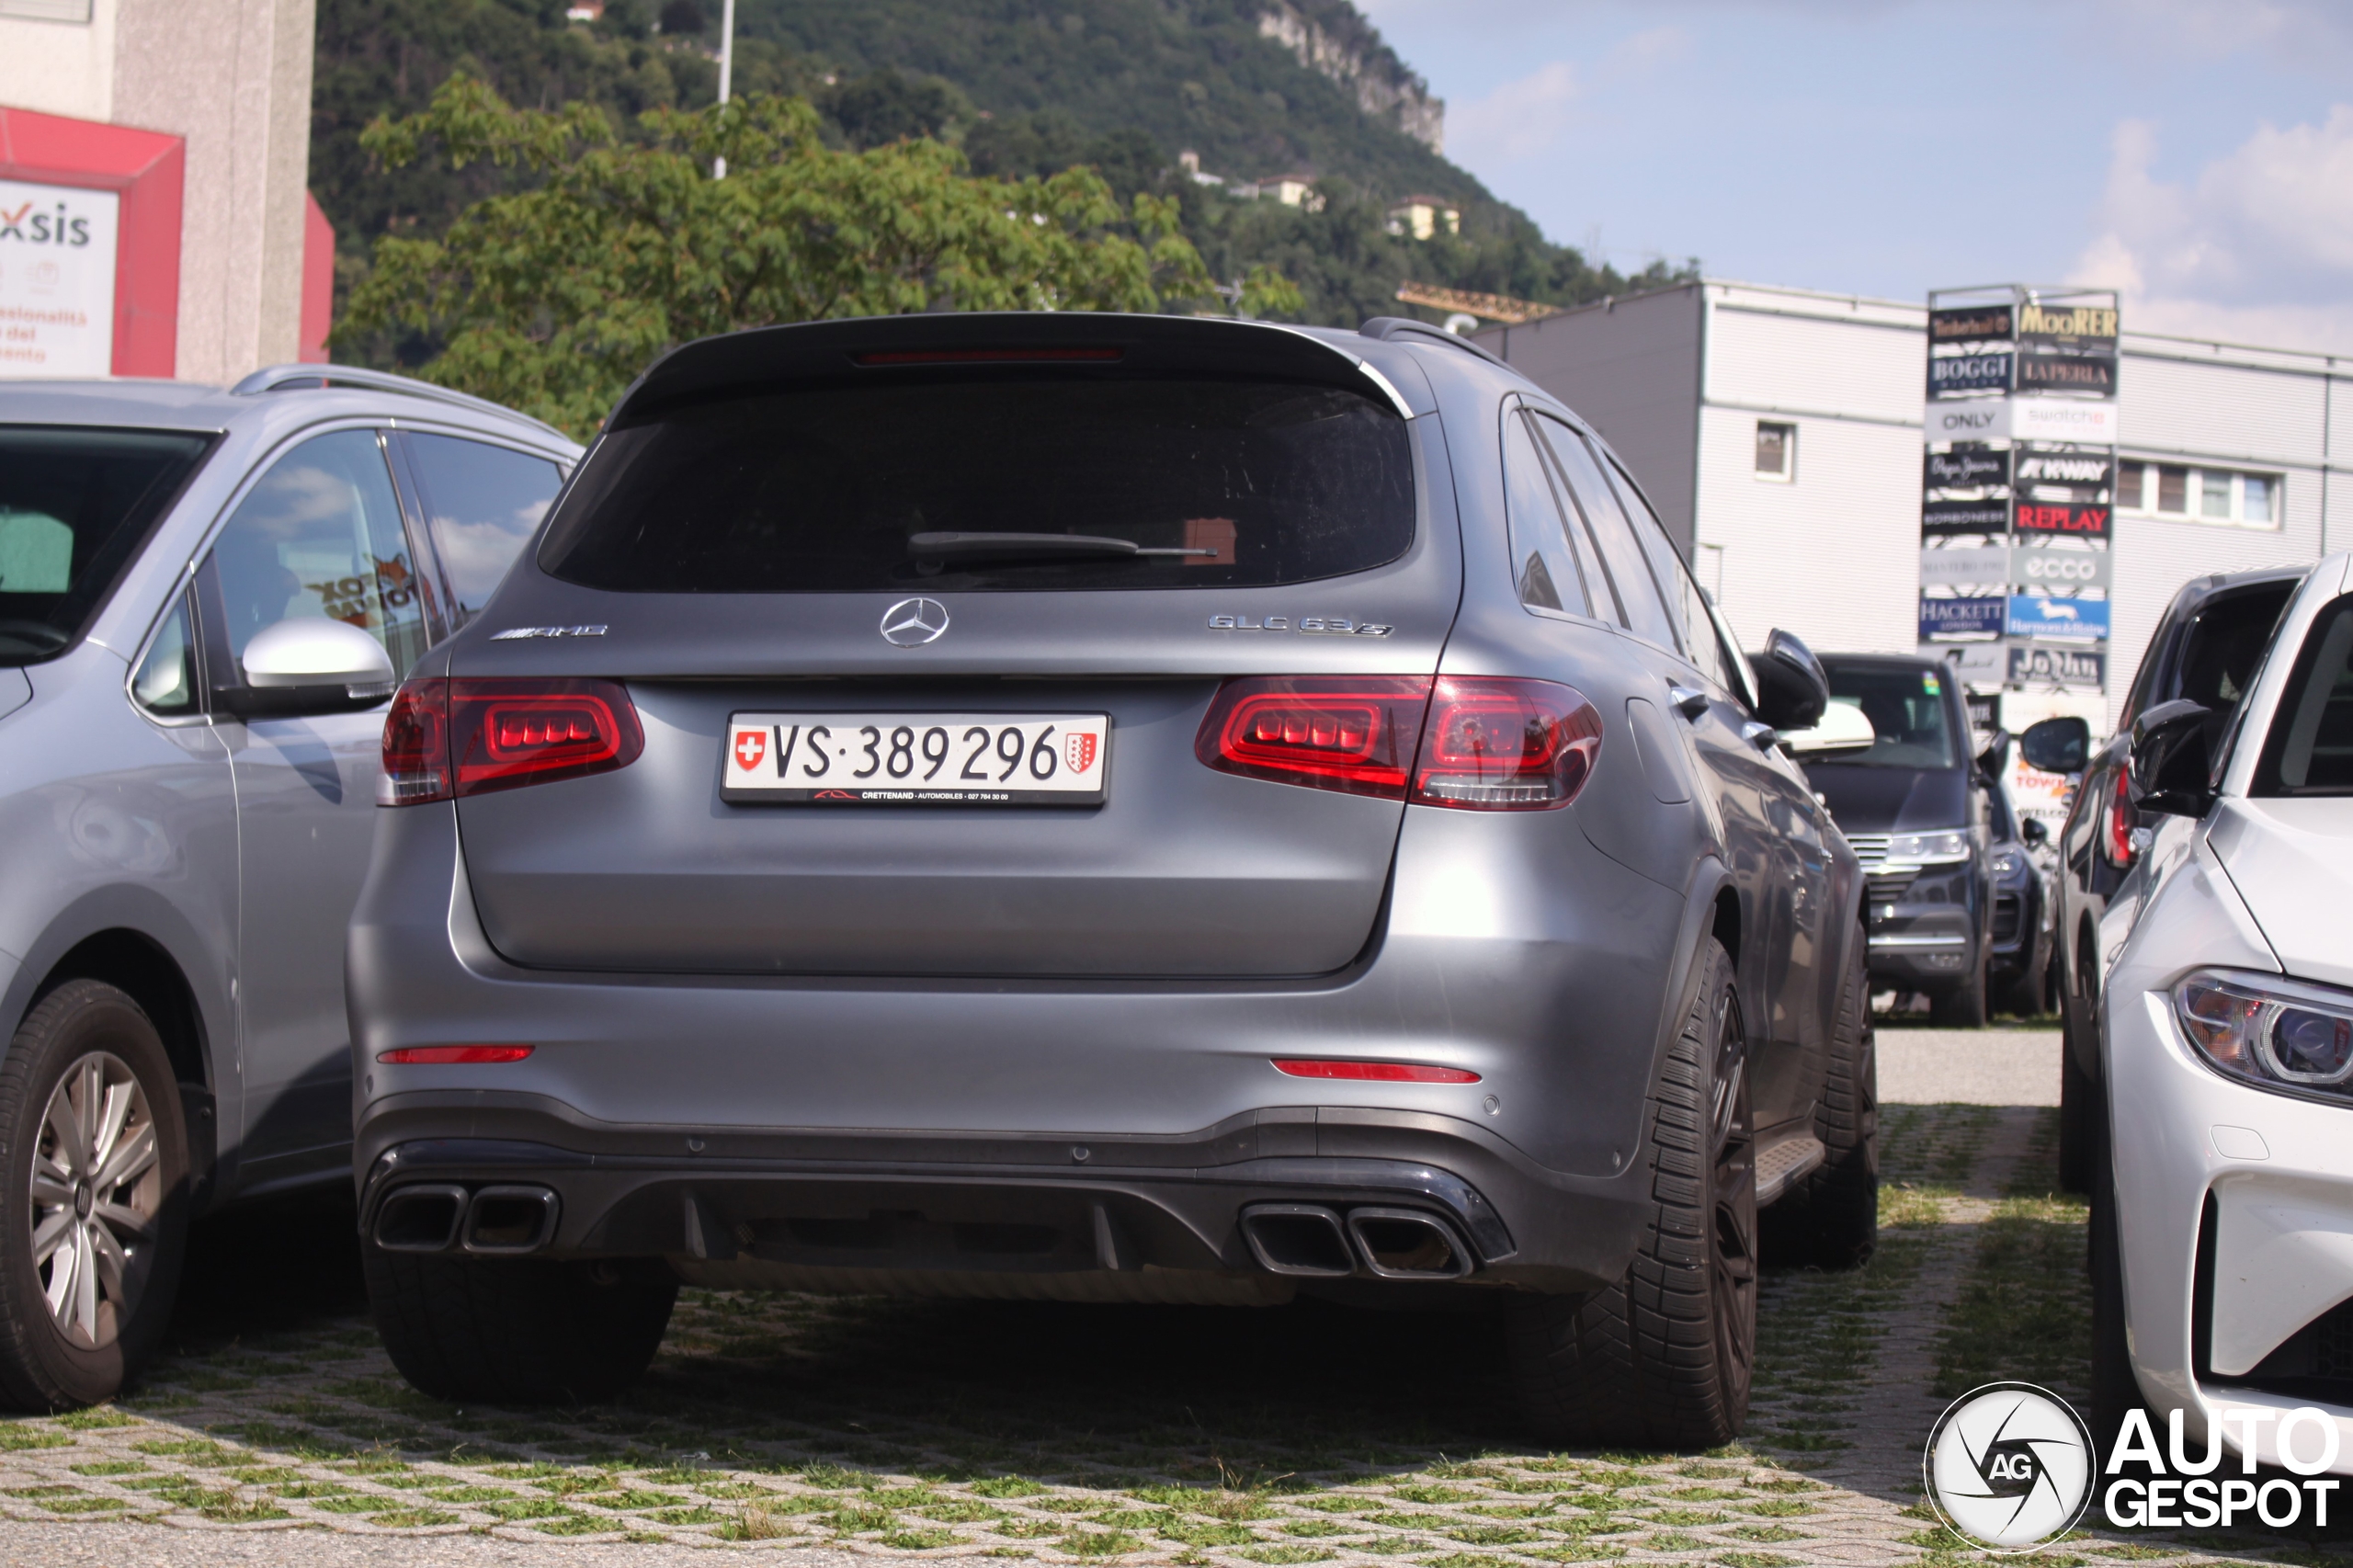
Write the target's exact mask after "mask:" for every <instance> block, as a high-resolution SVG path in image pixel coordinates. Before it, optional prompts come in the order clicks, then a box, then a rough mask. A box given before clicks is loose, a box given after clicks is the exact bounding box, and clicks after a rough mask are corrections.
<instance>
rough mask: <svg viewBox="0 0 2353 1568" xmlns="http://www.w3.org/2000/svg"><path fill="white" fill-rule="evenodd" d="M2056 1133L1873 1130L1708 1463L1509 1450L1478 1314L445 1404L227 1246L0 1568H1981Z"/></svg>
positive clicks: (900, 1325) (1783, 1298)
mask: <svg viewBox="0 0 2353 1568" xmlns="http://www.w3.org/2000/svg"><path fill="white" fill-rule="evenodd" d="M2053 1114H2054V1113H2052V1111H2050V1110H2048V1109H2046V1108H2035V1107H2031V1106H2004V1107H1991V1106H1971V1105H1939V1106H1891V1107H1889V1108H1887V1111H1886V1122H1885V1132H1884V1135H1883V1146H1884V1149H1885V1163H1886V1176H1887V1185H1886V1188H1885V1195H1884V1198H1883V1201H1882V1237H1883V1239H1882V1244H1881V1250H1880V1254H1879V1256H1878V1257H1877V1258H1875V1259H1874V1260H1873V1262H1872V1263H1871V1264H1870V1266H1869V1267H1866V1268H1863V1269H1860V1270H1857V1271H1854V1272H1852V1273H1845V1274H1826V1273H1822V1272H1818V1271H1812V1270H1781V1271H1776V1272H1772V1273H1770V1274H1768V1278H1767V1282H1766V1286H1765V1291H1764V1297H1763V1302H1762V1308H1761V1312H1760V1344H1759V1350H1758V1376H1757V1390H1756V1403H1755V1408H1754V1413H1753V1415H1752V1418H1751V1422H1750V1426H1749V1431H1748V1434H1747V1436H1746V1437H1745V1439H1744V1440H1743V1441H1742V1442H1741V1443H1739V1444H1737V1445H1735V1446H1733V1447H1732V1448H1730V1449H1723V1450H1721V1451H1718V1452H1715V1453H1711V1454H1704V1455H1684V1456H1676V1455H1656V1454H1596V1453H1583V1452H1581V1453H1550V1452H1544V1451H1540V1450H1532V1449H1529V1448H1527V1447H1526V1446H1525V1444H1524V1441H1523V1440H1521V1439H1519V1438H1518V1437H1517V1436H1516V1435H1515V1433H1514V1432H1513V1431H1512V1430H1511V1428H1510V1426H1508V1424H1506V1422H1504V1421H1502V1420H1500V1419H1498V1418H1497V1416H1496V1415H1495V1412H1496V1411H1498V1410H1500V1409H1506V1408H1507V1407H1508V1402H1507V1400H1506V1398H1505V1397H1504V1395H1505V1391H1504V1388H1503V1376H1504V1374H1503V1369H1502V1368H1501V1366H1500V1363H1499V1360H1498V1358H1497V1356H1496V1354H1495V1346H1494V1335H1493V1333H1492V1330H1491V1328H1490V1326H1489V1325H1488V1324H1486V1323H1485V1322H1484V1321H1483V1320H1482V1319H1480V1318H1478V1317H1475V1316H1468V1315H1429V1314H1405V1313H1395V1314H1391V1313H1365V1312H1344V1311H1341V1310H1338V1309H1334V1308H1327V1307H1321V1306H1317V1305H1314V1304H1312V1303H1301V1304H1298V1305H1295V1306H1292V1307H1288V1308H1281V1309H1275V1310H1270V1311H1264V1312H1248V1311H1241V1310H1233V1309H1180V1308H1136V1307H1079V1306H1061V1305H1053V1304H1042V1303H1011V1302H949V1301H872V1300H858V1301H851V1300H827V1299H823V1298H815V1297H807V1296H793V1295H780V1294H779V1295H763V1294H750V1293H723V1292H710V1291H688V1292H687V1293H686V1294H685V1295H684V1296H683V1297H682V1298H681V1301H680V1304H679V1309H678V1312H677V1315H676V1320H675V1321H674V1324H673V1325H672V1328H671V1332H670V1335H669V1337H668V1339H667V1341H666V1342H665V1345H664V1346H663V1350H662V1354H661V1356H660V1358H658V1359H657V1361H656V1363H655V1366H654V1370H653V1372H652V1374H651V1375H650V1376H649V1377H648V1378H647V1380H646V1381H645V1382H644V1384H643V1385H642V1387H641V1388H640V1389H639V1390H638V1391H636V1392H634V1393H632V1394H631V1396H630V1397H629V1398H628V1399H626V1400H625V1401H622V1402H620V1403H614V1404H610V1405H602V1406H594V1407H589V1408H585V1409H579V1410H568V1411H555V1412H524V1411H508V1410H495V1409H479V1408H462V1409H461V1408H454V1407H451V1406H449V1405H445V1404H442V1403H437V1402H435V1401H431V1400H427V1399H425V1398H423V1397H421V1396H419V1395H417V1394H416V1393H415V1392H413V1391H411V1390H410V1389H409V1388H408V1387H407V1386H406V1384H404V1382H402V1381H401V1380H400V1379H399V1377H398V1376H397V1375H396V1374H395V1373H394V1372H393V1371H392V1367H391V1365H390V1363H389V1361H388V1360H387V1359H386V1358H385V1357H384V1354H383V1352H382V1349H381V1346H379V1344H378V1342H377V1340H376V1336H375V1334H374V1331H373V1329H372V1327H371V1326H370V1325H369V1321H368V1319H367V1316H366V1312H365V1301H364V1298H363V1297H362V1296H361V1295H360V1293H359V1292H358V1286H357V1278H356V1276H357V1266H356V1260H355V1256H354V1253H353V1249H352V1245H351V1243H350V1240H349V1234H348V1227H349V1217H348V1214H347V1213H340V1214H338V1213H336V1212H335V1211H333V1210H321V1211H317V1212H311V1213H304V1212H299V1211H293V1210H270V1211H266V1212H252V1213H247V1214H244V1215H238V1216H231V1217H225V1218H224V1219H223V1220H222V1221H218V1222H216V1223H214V1224H212V1225H210V1226H208V1227H207V1232H206V1234H205V1235H204V1237H203V1239H202V1244H201V1246H200V1248H199V1254H198V1256H197V1261H196V1267H195V1271H194V1274H193V1277H192V1278H191V1281H190V1287H189V1291H188V1301H187V1303H186V1305H185V1306H184V1309H183V1311H182V1312H181V1314H180V1317H179V1320H178V1321H177V1323H176V1324H175V1332H174V1335H173V1345H172V1347H171V1349H170V1351H169V1353H168V1354H167V1355H166V1356H165V1358H163V1360H162V1361H161V1363H160V1364H159V1366H158V1367H157V1369H156V1370H155V1371H154V1373H153V1376H152V1377H151V1378H150V1379H149V1380H148V1381H147V1382H146V1383H145V1384H144V1385H143V1386H142V1387H141V1388H140V1389H139V1390H137V1391H136V1392H134V1393H133V1394H131V1395H130V1396H128V1397H126V1398H125V1399H123V1400H122V1401H120V1402H119V1403H118V1404H116V1405H113V1406H109V1407H108V1408H105V1409H100V1410H94V1411H88V1412H83V1413H80V1414H76V1415H63V1416H57V1417H47V1418H34V1419H15V1420H8V1421H5V1422H0V1520H5V1522H0V1568H11V1565H14V1564H17V1563H19V1562H22V1563H28V1564H30V1563H36V1562H38V1563H43V1564H51V1563H55V1564H66V1563H72V1564H81V1563H107V1564H112V1563H155V1564H179V1563H190V1564H195V1563H202V1564H207V1565H212V1564H225V1563H238V1564H244V1563H253V1564H271V1565H278V1564H295V1563H299V1564H301V1565H302V1568H340V1565H341V1564H345V1563H354V1564H357V1563H369V1564H374V1563H400V1564H411V1563H417V1564H423V1563H434V1564H439V1563H451V1564H474V1563H483V1564H492V1563H499V1564H504V1563H527V1562H528V1563H530V1564H533V1565H535V1568H536V1565H540V1564H556V1563H561V1564H563V1565H564V1568H607V1565H608V1564H616V1565H618V1564H626V1565H627V1568H667V1565H668V1564H670V1563H672V1562H685V1561H687V1560H688V1557H687V1554H688V1553H689V1552H693V1553H697V1554H699V1555H697V1556H696V1557H695V1558H694V1561H698V1562H700V1561H710V1555H709V1554H710V1553H711V1552H713V1551H717V1552H721V1553H722V1554H724V1553H727V1552H731V1551H760V1552H763V1553H767V1554H770V1555H768V1556H766V1557H764V1558H763V1561H766V1562H776V1563H777V1564H778V1568H798V1565H806V1568H827V1565H830V1568H847V1564H848V1562H849V1559H850V1558H851V1557H852V1556H856V1557H859V1558H873V1557H885V1558H914V1557H926V1556H939V1557H967V1556H984V1557H999V1558H1013V1559H1024V1558H1027V1559H1033V1560H1036V1561H1038V1562H1040V1563H1049V1564H1051V1563H1069V1562H1118V1563H1122V1564H1134V1565H1136V1568H1143V1565H1146V1564H1168V1565H1171V1568H1176V1565H1184V1568H1250V1565H1255V1564H1288V1563H1323V1562H1328V1563H1331V1564H1333V1565H1334V1568H1369V1565H1370V1564H1375V1563H1384V1562H1387V1563H1401V1562H1402V1563H1411V1564H1415V1565H1416V1568H1550V1565H1552V1564H1557V1563H1570V1562H1601V1561H1615V1562H1625V1563H1629V1564H1631V1563H1650V1562H1675V1563H1685V1564H1701V1563H1709V1564H1722V1565H1723V1568H1797V1565H1800V1564H1810V1563H1825V1564H1832V1563H1835V1564H1880V1563H1909V1562H1924V1563H1927V1564H1931V1565H1935V1564H1940V1563H1943V1562H1950V1561H1955V1560H1957V1559H1960V1558H1963V1557H1972V1558H1973V1557H1974V1555H1975V1554H1973V1553H1969V1552H1964V1551H1958V1550H1956V1543H1955V1542H1954V1541H1953V1540H1952V1539H1951V1538H1950V1537H1949V1536H1946V1535H1944V1534H1942V1532H1941V1531H1940V1530H1939V1529H1938V1527H1937V1526H1936V1524H1935V1522H1934V1520H1933V1517H1931V1516H1930V1515H1929V1514H1928V1513H1927V1510H1926V1509H1925V1507H1924V1506H1923V1505H1922V1503H1921V1499H1920V1496H1919V1486H1920V1482H1919V1475H1920V1445H1921V1444H1922V1442H1923V1441H1924V1440H1925V1438H1926V1437H1927V1432H1928V1429H1929V1426H1930V1425H1931V1423H1932V1422H1933V1421H1934V1420H1935V1418H1936V1415H1937V1414H1938V1412H1939V1411H1940V1410H1941V1409H1942V1408H1943V1407H1944V1405H1945V1404H1946V1403H1948V1402H1949V1400H1950V1399H1951V1398H1952V1397H1953V1396H1954V1395H1956V1394H1958V1393H1960V1392H1964V1391H1965V1390H1966V1389H1968V1388H1971V1387H1973V1386H1975V1385H1976V1384H1978V1383H1981V1382H1985V1381H1993V1380H1995V1379H1997V1378H2027V1379H2030V1380H2032V1381H2039V1382H2042V1383H2044V1384H2046V1385H2047V1386H2050V1387H2052V1388H2053V1389H2055V1390H2056V1391H2057V1392H2061V1393H2062V1394H2064V1395H2068V1396H2071V1397H2074V1396H2079V1395H2080V1394H2081V1393H2082V1392H2083V1381H2084V1368H2085V1355H2086V1341H2087V1334H2086V1325H2085V1301H2084V1292H2083V1289H2082V1284H2081V1275H2082V1267H2081V1259H2082V1247H2083V1211H2082V1208H2081V1205H2080V1203H2079V1202H2075V1201H2074V1200H2069V1199H2060V1198H2056V1197H2053V1196H2052V1192H2051V1180H2050V1176H2051V1163H2052V1162H2051V1154H2052V1147H2051V1145H2052V1137H2053V1134H2054V1131H2055V1126H2054V1120H2053ZM2290 1544H2291V1543H2284V1542H2280V1541H2278V1540H2269V1541H2263V1540H2243V1539H2242V1540H2221V1539H2216V1540H2179V1539H2165V1540H2159V1539H2154V1538H2146V1537H2144V1538H2141V1539H2137V1540H2131V1541H2126V1540H2122V1539H2121V1538H2117V1537H2112V1536H2102V1537H2088V1536H2087V1537H2085V1538H2082V1539H2080V1540H2071V1541H2069V1542H2067V1543H2064V1546H2063V1549H2062V1550H2061V1551H2058V1552H2056V1553H2055V1554H2052V1555H2047V1556H2046V1557H2045V1558H2044V1559H2042V1561H2045V1562H2096V1561H2099V1560H2103V1559H2106V1560H2110V1561H2114V1560H2121V1559H2128V1558H2131V1559H2140V1558H2147V1559H2152V1560H2157V1561H2163V1562H2169V1563H2179V1564H2184V1565H2187V1564H2190V1563H2202V1562H2216V1561H2223V1560H2247V1559H2251V1558H2273V1559H2280V1560H2294V1561H2313V1560H2314V1558H2313V1552H2314V1550H2315V1549H2314V1548H2313V1547H2312V1546H2311V1545H2309V1544H2307V1545H2304V1546H2302V1547H2297V1548H2294V1549H2293V1550H2292V1551H2291V1550H2290ZM779 1553H780V1554H781V1555H777V1554H779ZM2332 1561H2333V1560H2332Z"/></svg>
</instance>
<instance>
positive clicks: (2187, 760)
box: [2132, 699, 2214, 817]
mask: <svg viewBox="0 0 2353 1568" xmlns="http://www.w3.org/2000/svg"><path fill="white" fill-rule="evenodd" d="M2207 718H2208V712H2207V710H2206V708H2205V706H2204V705H2203V704H2201V703H2196V702H2190V701H2188V700H2186V699H2175V700H2174V701H2171V702H2160V703H2158V704H2157V705H2156V706H2155V707H2154V708H2152V709H2150V710H2148V711H2147V712H2145V713H2143V714H2142V715H2141V717H2140V718H2138V719H2136V720H2135V721H2133V723H2132V803H2133V804H2134V805H2136V806H2139V807H2140V808H2141V809H2142V810H2143V811H2149V812H2166V813H2168V814H2170V815H2173V816H2179V817H2202V816H2204V815H2205V814H2206V808H2207V807H2208V806H2211V805H2212V804H2213V803H2214V785H2213V778H2212V764H2211V760H2210V758H2209V756H2208V752H2207V747H2206V721H2207Z"/></svg>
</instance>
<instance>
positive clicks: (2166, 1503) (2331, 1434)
mask: <svg viewBox="0 0 2353 1568" xmlns="http://www.w3.org/2000/svg"><path fill="white" fill-rule="evenodd" d="M2209 1415H2211V1423H2210V1425H2209V1426H2207V1428H2206V1451H2205V1452H2204V1453H2203V1454H2201V1455H2198V1456H2196V1457H2194V1458H2193V1457H2192V1456H2191V1454H2190V1452H2189V1447H2188V1444H2187V1443H2185V1442H2184V1441H2183V1440H2182V1419H2181V1417H2182V1413H2181V1412H2180V1411H2178V1410H2176V1411H2172V1412H2170V1413H2169V1414H2168V1415H2167V1418H2166V1426H2167V1431H2166V1434H2165V1436H2166V1438H2167V1441H2166V1442H2165V1446H2164V1447H2163V1448H2162V1449H2161V1448H2159V1447H2158V1445H2157V1434H2156V1430H2155V1428H2154V1427H2153V1426H2150V1425H2149V1413H2148V1412H2147V1411H2145V1410H2143V1409H2141V1408H2139V1407H2138V1406H2135V1407H2134V1408H2133V1409H2131V1410H2130V1411H2127V1412H2126V1413H2125V1416H2124V1424H2123V1425H2122V1426H2120V1428H2119V1429H2118V1431H2117V1434H2116V1442H2115V1444H2114V1446H2113V1447H2111V1448H2110V1449H2109V1451H2108V1467H2107V1470H2106V1471H2105V1473H2104V1474H2103V1475H2102V1476H2101V1479H2100V1510H2101V1512H2103V1513H2105V1514H2106V1515H2107V1516H2108V1522H2109V1524H2111V1525H2114V1526H2116V1527H2117V1528H2119V1529H2129V1528H2131V1527H2133V1526H2135V1525H2147V1526H2150V1527H2152V1528H2157V1529H2165V1528H2181V1527H2183V1526H2187V1527H2188V1528H2191V1529H2212V1528H2215V1527H2216V1526H2218V1525H2219V1526H2221V1527H2222V1528H2223V1529H2233V1528H2245V1524H2248V1523H2254V1522H2256V1521H2257V1520H2259V1521H2261V1522H2262V1523H2263V1524H2266V1525H2268V1526H2269V1527H2270V1528H2273V1529H2287V1528H2290V1527H2293V1526H2300V1525H2313V1526H2325V1525H2326V1524H2327V1523H2328V1511H2329V1510H2328V1505H2329V1501H2330V1495H2331V1494H2333V1493H2335V1492H2336V1490H2337V1488H2338V1487H2340V1486H2341V1485H2343V1484H2344V1483H2342V1482H2340V1481H2338V1480H2336V1478H2335V1477H2328V1478H2325V1479H2322V1478H2321V1472H2322V1471H2327V1470H2333V1469H2335V1468H2336V1462H2337V1459H2338V1454H2339V1450H2340V1447H2341V1442H2340V1438H2339V1437H2338V1433H2337V1429H2336V1420H2335V1418H2333V1417H2332V1416H2331V1415H2329V1414H2328V1412H2326V1411H2325V1410H2316V1409H2314V1408H2313V1407H2312V1406H2311V1405H2308V1404H2307V1405H2299V1406H2297V1407H2296V1408H2295V1409H2293V1410H2278V1409H2268V1410H2267V1409H2265V1408H2263V1407H2262V1406H2259V1405H2253V1406H2250V1405H2238V1406H2230V1405H2225V1406H2223V1407H2222V1408H2221V1409H2212V1408H2211V1407H2210V1409H2209ZM2267 1427H2268V1428H2269V1430H2268V1431H2267V1430H2266V1428H2267ZM2226 1430H2227V1431H2228V1432H2229V1434H2230V1437H2231V1438H2232V1447H2234V1448H2235V1449H2238V1451H2239V1464H2238V1470H2239V1473H2238V1474H2237V1475H2235V1476H2232V1477H2229V1478H2228V1479H2219V1478H2216V1477H2215V1471H2219V1470H2221V1469H2222V1439H2223V1435H2224V1433H2225V1431H2226ZM2257 1460H2276V1461H2277V1462H2278V1463H2279V1467H2280V1468H2282V1469H2284V1470H2286V1471H2290V1473H2291V1474H2293V1475H2296V1476H2299V1477H2302V1478H2304V1479H2302V1480H2297V1481H2290V1480H2289V1479H2288V1478H2287V1477H2286V1476H2282V1475H2279V1474H2276V1473H2275V1474H2274V1475H2272V1476H2271V1477H2270V1478H2269V1479H2268V1480H2257V1479H2256V1463H2257ZM2128 1466H2130V1467H2131V1471H2132V1472H2131V1473H2129V1474H2128V1473H2124V1471H2126V1468H2127V1467H2128ZM2245 1516H2252V1517H2251V1518H2245V1523H2242V1519H2243V1518H2244V1517H2245Z"/></svg>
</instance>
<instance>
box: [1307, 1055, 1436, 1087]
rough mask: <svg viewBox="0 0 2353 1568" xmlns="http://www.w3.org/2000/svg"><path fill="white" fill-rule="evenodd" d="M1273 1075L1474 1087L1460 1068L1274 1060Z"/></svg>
mask: <svg viewBox="0 0 2353 1568" xmlns="http://www.w3.org/2000/svg"><path fill="white" fill-rule="evenodd" d="M1274 1063H1275V1071H1276V1072H1278V1073H1283V1074H1289V1075H1290V1076H1291V1077H1294V1078H1351V1079H1355V1080H1356V1081H1358V1082H1359V1083H1367V1084H1475V1083H1477V1082H1478V1081H1479V1074H1476V1073H1470V1072H1465V1071H1464V1070H1463V1069H1461V1068H1460V1067H1425V1066H1422V1065H1421V1064H1419V1063H1418V1062H1325V1061H1322V1060H1320V1059H1317V1058H1314V1057H1290V1056H1278V1057H1276V1058H1274Z"/></svg>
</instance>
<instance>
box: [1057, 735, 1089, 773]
mask: <svg viewBox="0 0 2353 1568" xmlns="http://www.w3.org/2000/svg"><path fill="white" fill-rule="evenodd" d="M1063 766H1065V767H1068V768H1069V769H1070V770H1071V771H1072V772H1073V773H1084V772H1086V770H1087V769H1088V768H1090V767H1094V766H1095V737H1094V736H1093V735H1091V734H1088V733H1084V732H1079V733H1072V734H1067V735H1064V736H1063Z"/></svg>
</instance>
